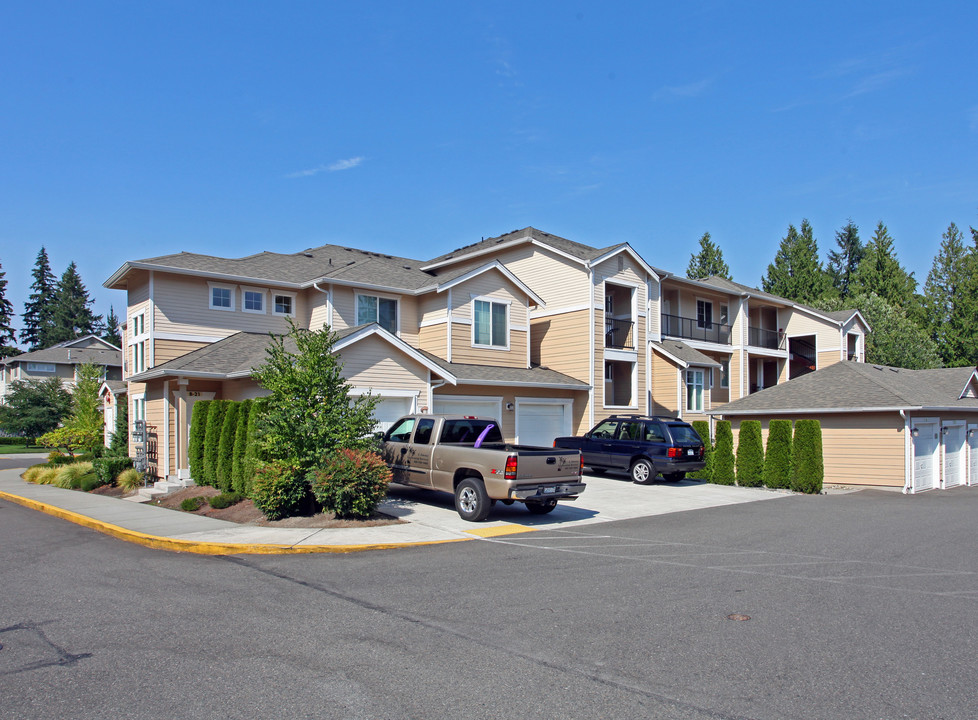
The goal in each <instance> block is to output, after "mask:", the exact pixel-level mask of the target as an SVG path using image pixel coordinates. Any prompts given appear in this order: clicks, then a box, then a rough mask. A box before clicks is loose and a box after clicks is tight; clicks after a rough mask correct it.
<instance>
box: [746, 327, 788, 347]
mask: <svg viewBox="0 0 978 720" xmlns="http://www.w3.org/2000/svg"><path fill="white" fill-rule="evenodd" d="M747 344H748V345H751V346H753V347H762V348H768V349H770V350H783V349H784V334H782V333H780V332H778V331H777V330H765V329H764V328H759V327H748V328H747Z"/></svg>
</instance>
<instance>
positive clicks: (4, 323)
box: [0, 265, 20, 358]
mask: <svg viewBox="0 0 978 720" xmlns="http://www.w3.org/2000/svg"><path fill="white" fill-rule="evenodd" d="M6 275H7V273H5V272H4V271H3V265H0V358H5V357H9V356H11V355H17V354H19V353H20V350H18V349H17V336H16V335H14V327H13V325H11V323H12V322H13V318H14V306H13V305H12V304H11V302H10V301H9V300H7V280H6Z"/></svg>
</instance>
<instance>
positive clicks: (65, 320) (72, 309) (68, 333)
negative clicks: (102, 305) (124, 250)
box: [41, 261, 102, 347]
mask: <svg viewBox="0 0 978 720" xmlns="http://www.w3.org/2000/svg"><path fill="white" fill-rule="evenodd" d="M94 302H95V301H94V300H93V299H92V298H90V297H89V296H88V290H86V289H85V284H84V283H83V282H82V279H81V276H80V275H79V274H78V266H77V265H75V262H74V261H72V262H70V263H69V264H68V267H67V268H66V269H65V271H64V274H63V275H62V276H61V280H60V281H58V287H57V289H56V290H55V293H54V303H53V312H52V314H51V327H50V328H49V329H48V330H47V331H42V332H41V342H42V346H43V347H50V346H51V345H55V344H57V343H60V342H65V341H66V340H74V339H75V338H79V337H83V336H85V335H91V334H93V333H95V334H98V332H99V331H100V329H101V321H102V316H101V315H95V314H94V313H93V312H92V305H93V304H94Z"/></svg>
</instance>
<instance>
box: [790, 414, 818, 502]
mask: <svg viewBox="0 0 978 720" xmlns="http://www.w3.org/2000/svg"><path fill="white" fill-rule="evenodd" d="M824 477H825V467H824V465H823V463H822V424H821V423H820V422H819V421H818V420H798V421H796V422H795V438H794V442H793V443H792V455H791V489H792V490H794V491H796V492H803V493H812V494H814V493H820V492H822V480H823V479H824Z"/></svg>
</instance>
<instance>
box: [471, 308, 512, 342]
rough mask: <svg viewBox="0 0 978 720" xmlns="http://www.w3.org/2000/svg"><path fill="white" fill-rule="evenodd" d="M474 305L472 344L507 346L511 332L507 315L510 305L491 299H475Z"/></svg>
mask: <svg viewBox="0 0 978 720" xmlns="http://www.w3.org/2000/svg"><path fill="white" fill-rule="evenodd" d="M473 305H474V307H473V310H474V312H473V313H472V315H473V320H474V321H473V323H472V344H473V345H485V346H488V347H507V346H508V345H509V332H508V323H507V322H506V315H507V313H508V312H509V305H507V304H506V303H502V302H492V301H490V300H475V301H474V302H473Z"/></svg>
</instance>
